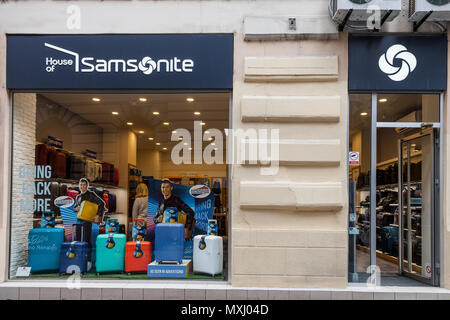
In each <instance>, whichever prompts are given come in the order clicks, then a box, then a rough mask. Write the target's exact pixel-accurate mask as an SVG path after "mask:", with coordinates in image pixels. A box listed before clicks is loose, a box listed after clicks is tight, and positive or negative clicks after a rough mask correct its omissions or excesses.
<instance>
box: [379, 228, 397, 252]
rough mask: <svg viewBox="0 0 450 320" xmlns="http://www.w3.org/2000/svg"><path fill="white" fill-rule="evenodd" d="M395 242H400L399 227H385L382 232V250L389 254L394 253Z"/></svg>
mask: <svg viewBox="0 0 450 320" xmlns="http://www.w3.org/2000/svg"><path fill="white" fill-rule="evenodd" d="M394 243H398V228H397V227H390V226H388V227H383V229H382V233H381V250H382V251H383V252H386V253H388V254H391V255H392V254H393V253H394Z"/></svg>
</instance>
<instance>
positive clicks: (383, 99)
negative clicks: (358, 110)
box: [378, 98, 387, 103]
mask: <svg viewBox="0 0 450 320" xmlns="http://www.w3.org/2000/svg"><path fill="white" fill-rule="evenodd" d="M378 102H381V103H384V102H387V99H386V98H382V99H380V100H378Z"/></svg>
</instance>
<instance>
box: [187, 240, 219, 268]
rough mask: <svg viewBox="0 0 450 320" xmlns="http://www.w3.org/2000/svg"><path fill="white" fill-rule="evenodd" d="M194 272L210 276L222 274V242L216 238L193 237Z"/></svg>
mask: <svg viewBox="0 0 450 320" xmlns="http://www.w3.org/2000/svg"><path fill="white" fill-rule="evenodd" d="M193 260H194V267H193V269H194V272H200V273H207V274H210V275H212V276H215V275H217V274H221V273H222V272H223V240H222V237H218V236H206V235H197V236H195V237H194V257H193Z"/></svg>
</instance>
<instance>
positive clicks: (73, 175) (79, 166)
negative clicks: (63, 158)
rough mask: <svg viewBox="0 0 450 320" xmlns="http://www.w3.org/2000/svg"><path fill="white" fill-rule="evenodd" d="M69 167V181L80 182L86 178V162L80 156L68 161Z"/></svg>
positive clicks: (70, 158) (73, 156) (72, 156)
mask: <svg viewBox="0 0 450 320" xmlns="http://www.w3.org/2000/svg"><path fill="white" fill-rule="evenodd" d="M67 163H68V165H69V177H68V178H69V179H73V180H80V179H81V178H85V177H86V160H85V159H84V158H83V157H81V156H78V155H74V154H73V155H71V156H70V157H69V159H68V161H67Z"/></svg>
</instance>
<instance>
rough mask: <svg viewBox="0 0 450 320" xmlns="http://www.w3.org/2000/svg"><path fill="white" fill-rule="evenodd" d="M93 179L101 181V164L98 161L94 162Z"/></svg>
mask: <svg viewBox="0 0 450 320" xmlns="http://www.w3.org/2000/svg"><path fill="white" fill-rule="evenodd" d="M94 164H95V179H94V181H96V182H100V181H101V180H102V164H101V162H99V161H95V162H94Z"/></svg>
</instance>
